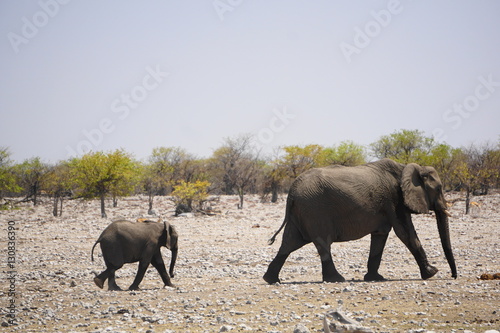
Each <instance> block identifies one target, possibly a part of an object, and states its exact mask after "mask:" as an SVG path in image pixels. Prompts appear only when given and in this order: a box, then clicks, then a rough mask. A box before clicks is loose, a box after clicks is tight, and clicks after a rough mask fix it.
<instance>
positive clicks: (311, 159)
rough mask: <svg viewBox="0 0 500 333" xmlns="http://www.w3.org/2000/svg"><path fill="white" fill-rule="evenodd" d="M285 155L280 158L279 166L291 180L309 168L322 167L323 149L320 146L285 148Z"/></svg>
mask: <svg viewBox="0 0 500 333" xmlns="http://www.w3.org/2000/svg"><path fill="white" fill-rule="evenodd" d="M282 149H283V151H284V152H285V155H284V156H282V157H281V161H280V165H281V167H282V168H284V169H285V171H286V173H287V174H288V175H289V176H290V177H291V178H293V179H295V178H297V177H298V176H299V175H300V174H301V173H303V172H304V171H307V170H309V169H311V168H315V167H318V166H322V165H323V161H324V152H323V151H324V148H323V147H322V146H320V145H316V144H310V145H306V146H303V147H301V146H285V147H283V148H282Z"/></svg>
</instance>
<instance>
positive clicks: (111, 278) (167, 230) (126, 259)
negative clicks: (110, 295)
mask: <svg viewBox="0 0 500 333" xmlns="http://www.w3.org/2000/svg"><path fill="white" fill-rule="evenodd" d="M177 239H178V235H177V231H176V230H175V228H174V226H172V225H170V224H169V223H167V222H164V223H161V222H155V221H149V220H146V221H140V222H130V221H125V220H121V221H115V222H113V223H111V224H110V225H109V226H108V227H107V228H106V229H104V231H103V232H102V234H101V236H100V237H99V238H98V239H97V241H96V242H95V244H94V246H93V247H92V261H94V248H95V246H96V245H97V243H100V244H101V250H102V255H103V258H104V263H105V264H106V270H104V271H103V272H102V273H101V274H99V275H97V276H96V277H95V278H94V282H95V284H96V285H97V286H98V287H99V288H102V287H103V286H104V282H105V281H106V279H107V280H108V289H109V290H121V289H120V287H118V285H117V284H116V281H115V272H116V271H117V270H118V269H120V268H121V267H122V266H123V265H124V264H125V263H132V262H137V261H138V262H139V269H138V270H137V275H136V277H135V279H134V282H133V283H132V285H131V286H130V287H129V290H137V289H139V284H140V283H141V281H142V279H143V278H144V274H145V273H146V270H147V268H148V266H149V264H150V263H151V264H152V265H153V266H154V267H155V268H156V270H157V271H158V273H160V276H161V278H162V280H163V283H164V284H165V286H173V284H172V282H171V281H170V276H171V277H174V266H175V261H176V260H177V250H178V245H177ZM162 246H166V247H167V248H168V249H170V250H171V251H172V258H171V261H170V270H169V273H170V276H169V274H168V273H167V270H166V268H165V264H164V262H163V258H162V255H161V251H160V248H161V247H162Z"/></svg>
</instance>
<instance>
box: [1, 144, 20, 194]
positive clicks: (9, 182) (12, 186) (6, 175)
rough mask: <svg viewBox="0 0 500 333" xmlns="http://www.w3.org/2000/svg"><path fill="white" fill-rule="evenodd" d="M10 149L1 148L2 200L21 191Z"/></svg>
mask: <svg viewBox="0 0 500 333" xmlns="http://www.w3.org/2000/svg"><path fill="white" fill-rule="evenodd" d="M10 155H11V153H10V152H9V149H8V148H5V147H0V199H3V197H4V195H5V194H7V193H15V192H19V191H21V187H19V186H18V184H17V181H16V176H15V173H14V170H13V163H12V160H11V159H10Z"/></svg>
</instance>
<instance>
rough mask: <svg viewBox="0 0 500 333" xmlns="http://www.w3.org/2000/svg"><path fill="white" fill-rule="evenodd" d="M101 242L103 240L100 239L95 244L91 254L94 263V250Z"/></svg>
mask: <svg viewBox="0 0 500 333" xmlns="http://www.w3.org/2000/svg"><path fill="white" fill-rule="evenodd" d="M100 242H101V239H100V238H99V239H98V240H97V241H96V242H95V243H94V246H92V252H91V253H90V258H91V259H92V261H94V248H95V246H96V245H97V243H100Z"/></svg>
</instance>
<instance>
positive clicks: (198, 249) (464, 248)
mask: <svg viewBox="0 0 500 333" xmlns="http://www.w3.org/2000/svg"><path fill="white" fill-rule="evenodd" d="M459 197H460V194H458V193H455V194H453V195H448V198H449V199H455V198H459ZM473 201H476V202H478V203H479V206H477V207H476V206H475V210H474V212H473V214H470V215H464V214H463V211H464V207H463V205H464V203H463V201H455V202H454V205H453V207H451V209H450V211H451V213H452V214H453V217H452V218H451V225H450V229H451V236H452V244H453V248H454V253H455V258H456V261H457V268H458V273H459V277H458V279H456V280H455V279H452V278H451V273H450V270H449V267H448V264H447V262H446V259H445V258H444V254H443V251H442V248H441V244H440V240H439V236H438V234H437V227H436V222H435V219H434V217H433V216H431V215H415V216H414V224H415V227H416V229H417V233H418V235H419V238H420V240H421V242H422V244H423V247H424V249H425V250H426V252H427V255H428V257H429V260H430V262H431V263H432V264H434V265H435V266H436V267H438V268H439V269H440V271H439V272H438V274H437V275H436V276H435V277H433V278H431V279H430V280H427V281H423V280H421V279H420V275H419V270H418V267H417V264H416V263H415V261H414V259H413V257H412V256H411V254H410V253H409V251H408V250H407V249H406V248H405V247H404V245H403V244H402V243H401V241H399V240H398V239H397V237H396V236H395V235H394V233H393V232H391V235H390V237H389V240H388V242H387V245H386V249H385V251H384V257H383V259H382V265H381V268H380V273H381V274H383V275H384V276H385V277H386V278H387V279H388V281H386V282H377V283H367V282H364V281H363V275H364V274H365V272H366V261H367V258H368V251H369V237H365V238H363V239H361V240H357V241H352V242H349V243H337V244H333V246H332V254H333V257H334V262H335V265H336V267H337V268H338V270H339V271H340V272H341V273H342V274H343V275H344V277H345V278H346V279H347V282H344V283H323V282H321V264H320V260H319V257H318V255H317V253H316V250H315V248H314V246H313V245H311V244H309V245H307V246H305V247H303V248H302V249H300V250H298V251H296V252H294V253H293V254H292V255H291V256H290V257H289V259H288V261H287V262H286V264H285V266H284V267H283V270H282V272H281V275H280V277H281V279H282V283H281V284H277V285H267V284H266V283H265V282H264V281H263V280H262V275H263V274H264V272H265V271H266V269H267V265H268V264H269V262H270V261H271V260H272V259H273V258H274V256H275V255H276V252H277V250H278V248H279V244H280V242H279V241H277V242H276V243H275V244H274V245H272V246H268V245H267V240H268V239H269V238H270V236H271V235H272V234H273V232H274V231H275V230H277V229H278V228H279V226H280V225H281V222H282V219H283V214H284V208H285V198H284V197H283V198H281V200H280V201H279V202H278V203H276V204H271V203H260V202H259V198H258V197H257V196H247V197H246V202H245V208H244V209H243V210H238V209H237V203H238V198H237V197H232V196H225V197H221V200H220V202H219V204H218V205H217V207H215V208H216V209H217V210H220V211H221V214H219V215H216V216H203V215H202V216H192V215H191V216H189V215H188V216H186V217H177V218H175V217H173V216H172V214H173V206H172V203H171V201H169V200H168V199H167V198H163V197H160V198H157V199H156V202H155V211H156V212H157V213H158V214H159V215H161V216H162V217H163V218H164V219H166V220H168V221H169V222H170V223H172V224H174V225H175V226H176V228H177V230H178V232H179V257H178V261H177V266H176V276H175V278H174V279H173V280H172V281H173V283H174V284H175V285H176V287H175V288H169V287H167V288H163V284H162V282H161V279H160V277H159V275H158V273H157V272H156V271H155V270H154V269H153V268H151V267H150V268H149V269H148V272H147V273H146V276H145V278H144V280H143V282H142V283H141V285H140V287H141V290H140V291H122V292H113V291H107V290H101V289H99V288H97V287H96V286H95V284H94V282H93V277H94V274H93V271H96V272H100V271H101V270H103V269H104V263H103V260H102V256H101V253H100V249H99V247H96V252H95V258H96V261H95V262H91V261H90V250H91V248H92V245H93V244H94V242H95V240H96V239H97V237H98V236H99V235H100V233H101V232H102V230H103V229H104V228H105V227H106V226H107V225H108V224H109V223H110V222H111V221H112V220H114V219H118V218H127V219H130V220H135V219H137V218H140V217H147V207H148V205H147V199H146V198H145V197H139V196H137V197H129V198H124V199H122V200H121V201H119V204H118V207H116V208H112V207H108V208H107V212H108V217H109V218H108V219H102V218H101V217H100V212H99V203H98V202H97V201H81V200H71V201H66V202H65V206H64V213H63V216H62V217H53V216H51V202H50V199H49V198H46V199H45V202H44V203H43V204H42V205H40V206H37V207H32V206H29V205H26V206H22V207H21V208H20V209H19V210H13V211H7V212H5V211H2V212H1V216H0V220H1V223H2V231H1V232H2V233H3V235H2V237H0V245H1V248H2V249H3V251H2V253H3V256H4V258H2V262H3V263H4V265H3V266H2V267H3V269H2V272H3V276H2V277H4V278H5V279H6V280H7V281H10V284H9V283H7V284H5V285H3V287H2V289H1V291H0V295H1V300H2V304H1V311H2V317H1V318H0V321H1V326H2V328H1V329H2V330H11V331H14V332H16V331H19V332H54V331H61V332H130V331H137V332H246V331H248V332H322V330H323V317H324V315H325V313H327V312H329V311H332V310H336V309H339V310H341V311H343V312H345V313H346V314H347V315H349V317H350V318H353V319H354V320H356V321H358V322H359V323H360V325H361V326H364V327H370V328H371V329H372V330H374V331H375V332H429V331H434V332H464V331H469V332H485V331H495V330H497V331H498V330H500V306H499V300H500V280H480V279H479V278H478V277H479V276H480V275H481V274H484V273H488V274H494V273H500V237H499V235H500V194H498V193H496V194H491V195H488V196H481V197H474V198H473ZM109 206H111V205H109ZM8 221H14V223H13V222H10V224H11V225H14V226H15V228H16V230H15V231H14V233H15V235H14V236H15V241H13V242H14V243H15V250H14V252H15V255H14V256H15V262H13V263H11V266H10V267H9V266H8V265H5V263H9V262H11V261H12V259H8V257H11V255H10V254H9V252H8V246H10V245H12V244H8V243H7V239H8V237H9V234H8V226H9V223H8ZM10 235H11V236H12V234H10ZM11 249H12V248H11ZM163 254H164V257H165V262H167V263H168V262H169V258H170V252H169V251H168V250H167V249H164V250H163ZM136 270H137V265H136V264H128V265H125V266H124V267H123V268H122V269H120V270H119V271H118V272H117V283H118V285H120V286H122V287H126V286H128V285H130V283H131V282H132V281H133V279H134V276H135V273H136ZM4 281H5V280H4ZM9 285H10V287H9ZM9 292H10V293H9ZM13 293H15V297H12V294H13ZM9 306H10V308H9ZM9 313H13V314H14V315H15V320H14V324H13V323H12V322H9V320H10V319H12V318H9V317H8V316H7V315H8V314H9Z"/></svg>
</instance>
